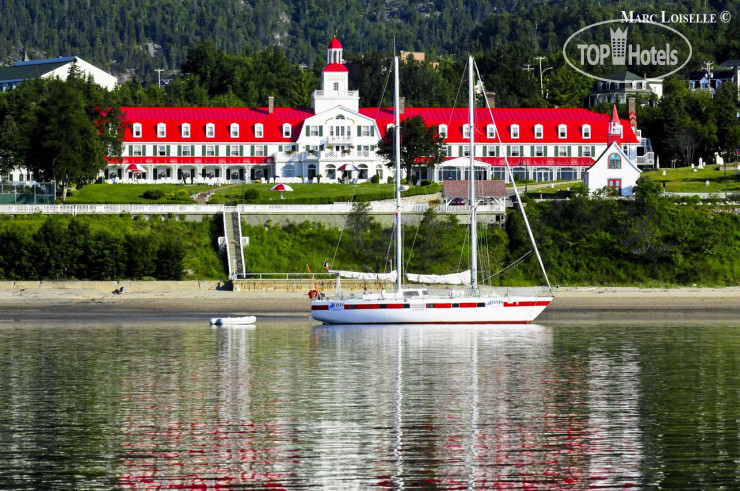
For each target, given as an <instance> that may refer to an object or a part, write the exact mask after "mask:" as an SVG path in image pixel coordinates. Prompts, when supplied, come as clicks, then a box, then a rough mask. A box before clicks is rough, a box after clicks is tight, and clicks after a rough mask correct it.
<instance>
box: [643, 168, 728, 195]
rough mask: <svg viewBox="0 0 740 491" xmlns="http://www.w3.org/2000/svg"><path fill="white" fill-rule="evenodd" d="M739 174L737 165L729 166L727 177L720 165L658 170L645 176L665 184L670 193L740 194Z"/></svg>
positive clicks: (648, 172)
mask: <svg viewBox="0 0 740 491" xmlns="http://www.w3.org/2000/svg"><path fill="white" fill-rule="evenodd" d="M694 171H696V172H694ZM663 172H665V175H663ZM737 172H740V171H738V168H737V164H727V176H725V171H724V166H722V167H720V166H718V165H708V166H706V167H704V168H703V169H698V168H695V169H692V168H691V167H680V168H678V169H657V170H653V171H647V172H644V173H643V175H644V176H648V177H649V178H650V179H652V180H653V181H655V182H659V183H663V182H665V190H666V191H667V192H669V193H736V192H740V181H738V180H737V179H736V178H735V175H736V173H737ZM707 181H709V185H708V186H707Z"/></svg>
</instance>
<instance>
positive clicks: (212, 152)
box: [206, 145, 216, 157]
mask: <svg viewBox="0 0 740 491" xmlns="http://www.w3.org/2000/svg"><path fill="white" fill-rule="evenodd" d="M215 156H216V146H215V145H206V157H215Z"/></svg>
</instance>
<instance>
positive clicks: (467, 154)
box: [462, 145, 470, 157]
mask: <svg viewBox="0 0 740 491" xmlns="http://www.w3.org/2000/svg"><path fill="white" fill-rule="evenodd" d="M462 149H463V150H462V154H463V157H470V145H463V147H462Z"/></svg>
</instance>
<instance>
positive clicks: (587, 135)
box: [581, 124, 591, 140]
mask: <svg viewBox="0 0 740 491" xmlns="http://www.w3.org/2000/svg"><path fill="white" fill-rule="evenodd" d="M581 136H582V137H583V139H584V140H590V139H591V125H589V124H584V125H583V126H582V127H581Z"/></svg>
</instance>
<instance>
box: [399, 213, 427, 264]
mask: <svg viewBox="0 0 740 491" xmlns="http://www.w3.org/2000/svg"><path fill="white" fill-rule="evenodd" d="M422 220H423V218H422ZM420 228H421V220H419V223H417V224H416V233H414V240H413V241H411V249H410V250H409V253H408V255H407V256H406V260H405V261H404V263H403V270H404V271H408V267H409V263H410V262H411V254H413V253H414V246H415V245H416V238H417V237H418V236H419V229H420Z"/></svg>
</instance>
